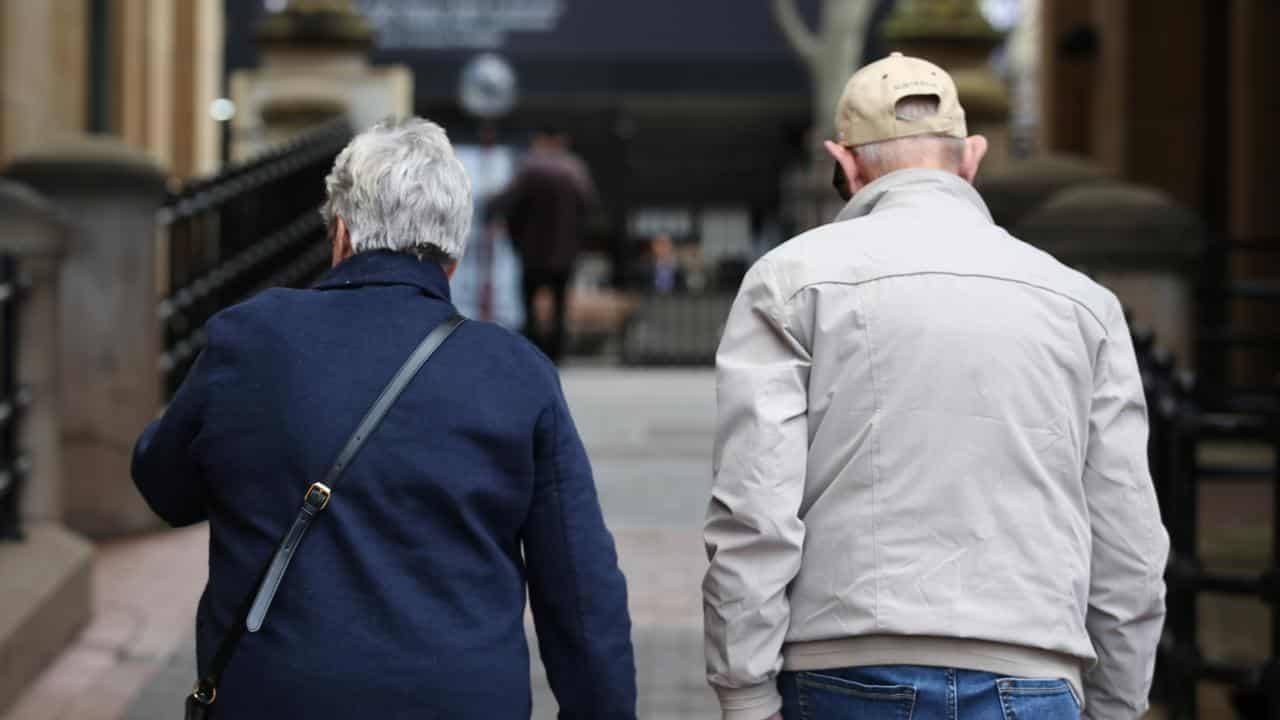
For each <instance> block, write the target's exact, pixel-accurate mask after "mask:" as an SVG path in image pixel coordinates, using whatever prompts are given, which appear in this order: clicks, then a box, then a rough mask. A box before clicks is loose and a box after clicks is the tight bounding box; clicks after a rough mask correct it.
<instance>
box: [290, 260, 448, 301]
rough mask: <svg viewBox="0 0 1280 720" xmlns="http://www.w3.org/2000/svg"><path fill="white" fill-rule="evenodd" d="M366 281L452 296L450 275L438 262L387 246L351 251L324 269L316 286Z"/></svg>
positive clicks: (346, 285)
mask: <svg viewBox="0 0 1280 720" xmlns="http://www.w3.org/2000/svg"><path fill="white" fill-rule="evenodd" d="M365 285H411V286H413V287H416V288H419V289H421V290H422V291H423V292H425V293H426V294H428V295H430V296H432V297H436V298H439V299H441V300H444V301H446V302H449V301H450V299H451V298H450V294H449V276H448V275H446V274H445V272H444V268H442V267H440V264H439V263H437V262H435V261H433V260H419V259H418V258H416V257H414V256H413V255H409V254H406V253H399V252H392V251H390V250H370V251H368V252H362V253H357V254H355V255H352V256H351V257H349V258H347V259H346V260H343V261H342V262H340V263H338V265H337V267H335V268H333V269H332V270H330V271H329V272H327V273H325V275H324V277H322V278H320V281H319V282H317V283H316V284H315V288H316V289H317V290H332V289H341V288H353V287H363V286H365Z"/></svg>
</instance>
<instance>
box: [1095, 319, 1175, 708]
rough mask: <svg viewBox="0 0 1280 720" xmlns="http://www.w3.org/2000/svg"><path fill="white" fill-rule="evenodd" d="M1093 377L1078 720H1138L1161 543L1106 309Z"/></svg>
mask: <svg viewBox="0 0 1280 720" xmlns="http://www.w3.org/2000/svg"><path fill="white" fill-rule="evenodd" d="M1109 315H1110V317H1109V320H1108V322H1107V338H1106V339H1105V340H1104V341H1103V344H1102V348H1101V349H1100V351H1099V358H1098V361H1097V366H1096V368H1095V371H1094V373H1095V380H1094V395H1093V401H1092V407H1091V410H1090V417H1089V444H1088V451H1087V456H1086V459H1085V468H1084V490H1085V495H1086V500H1087V502H1088V508H1089V521H1090V526H1091V532H1092V545H1093V555H1092V559H1091V571H1090V581H1089V609H1088V614H1087V616H1086V619H1085V625H1086V627H1087V628H1088V631H1089V637H1090V639H1091V640H1092V642H1093V647H1094V651H1095V652H1096V653H1097V655H1098V662H1097V664H1096V665H1095V666H1094V667H1093V668H1092V669H1091V670H1090V671H1089V672H1088V673H1086V675H1085V677H1084V690H1085V703H1086V708H1085V716H1086V717H1087V718H1093V719H1094V720H1103V719H1106V720H1112V719H1117V720H1118V719H1125V720H1128V719H1130V718H1139V717H1142V715H1143V713H1144V712H1145V711H1146V709H1147V695H1148V693H1149V691H1150V689H1151V674H1152V670H1153V668H1154V665H1155V656H1156V646H1157V644H1158V643H1159V641H1160V632H1161V627H1162V626H1163V624H1164V615H1165V608H1164V592H1165V587H1164V579H1163V574H1164V569H1165V561H1166V560H1167V558H1168V552H1169V538H1168V535H1167V534H1166V533H1165V530H1164V526H1163V525H1162V524H1161V522H1160V511H1159V507H1158V505H1157V504H1156V496H1155V489H1154V487H1153V486H1152V483H1151V473H1150V471H1149V470H1148V469H1147V408H1146V401H1145V398H1144V397H1143V391H1142V380H1141V378H1140V376H1139V373H1138V364H1137V361H1136V359H1135V357H1134V351H1133V344H1132V341H1131V340H1130V337H1129V328H1128V327H1127V325H1126V323H1125V321H1124V316H1123V314H1122V312H1121V310H1120V306H1119V303H1118V302H1115V301H1113V302H1112V307H1111V308H1110V313H1109Z"/></svg>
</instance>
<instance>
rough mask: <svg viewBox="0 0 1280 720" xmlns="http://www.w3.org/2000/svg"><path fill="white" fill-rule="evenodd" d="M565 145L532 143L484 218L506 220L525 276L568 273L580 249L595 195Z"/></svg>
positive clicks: (545, 139) (554, 138)
mask: <svg viewBox="0 0 1280 720" xmlns="http://www.w3.org/2000/svg"><path fill="white" fill-rule="evenodd" d="M566 142H567V140H566V139H565V138H564V136H562V135H554V134H543V135H540V136H539V137H538V138H536V139H535V140H534V145H533V149H532V151H531V152H530V154H529V157H528V158H527V159H526V160H525V162H524V164H523V165H522V166H521V168H520V171H519V173H518V174H517V175H516V178H515V180H513V181H512V183H511V186H510V187H508V188H507V189H506V190H505V191H504V192H503V193H502V194H501V195H499V196H498V197H496V198H495V199H494V201H493V203H492V206H491V209H490V212H489V214H490V217H492V218H495V219H504V220H506V223H507V230H508V232H509V233H510V235H511V238H512V240H513V241H514V242H515V244H516V248H517V249H518V250H519V251H520V256H521V260H522V261H523V263H524V268H525V270H527V271H532V272H567V271H569V270H572V269H573V263H574V260H575V259H576V258H577V255H578V252H579V250H581V249H582V242H583V237H584V235H585V231H586V219H587V214H588V212H589V211H590V209H591V208H592V207H593V206H594V204H595V202H596V191H595V185H594V183H593V182H592V180H591V174H590V172H589V171H588V170H587V166H586V165H585V164H584V163H583V162H582V160H581V159H580V158H578V157H577V156H576V155H573V154H571V153H569V152H568V151H567V150H566V149H565V144H566Z"/></svg>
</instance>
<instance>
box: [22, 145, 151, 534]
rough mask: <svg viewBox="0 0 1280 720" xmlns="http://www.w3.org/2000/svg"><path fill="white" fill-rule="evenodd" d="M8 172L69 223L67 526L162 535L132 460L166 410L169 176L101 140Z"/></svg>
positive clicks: (65, 268)
mask: <svg viewBox="0 0 1280 720" xmlns="http://www.w3.org/2000/svg"><path fill="white" fill-rule="evenodd" d="M5 175H6V176H7V177H10V178H12V179H16V180H18V181H21V182H25V183H26V184H28V185H30V186H32V187H34V188H35V189H37V190H38V191H40V192H41V193H42V194H43V195H45V197H47V198H49V199H50V201H51V202H52V203H53V205H54V206H56V207H58V208H59V209H60V210H61V211H62V213H63V214H64V216H65V217H67V218H68V219H69V221H70V223H71V244H70V249H69V252H68V253H67V257H66V260H65V262H64V263H63V264H62V269H61V273H60V275H61V277H60V281H61V283H60V296H61V297H60V305H61V307H60V312H61V329H60V335H61V342H60V348H61V350H60V362H61V365H62V367H63V369H64V372H63V373H62V375H61V394H62V404H61V414H62V427H63V434H62V441H63V443H62V444H63V451H64V452H63V458H64V466H63V467H64V470H65V473H66V474H65V480H64V483H63V487H64V494H63V498H62V508H63V512H62V514H63V518H64V520H65V522H66V523H67V524H68V525H69V526H71V527H72V528H74V529H76V530H79V531H81V532H83V533H85V534H86V535H90V536H92V537H109V536H113V535H120V534H124V533H132V532H137V531H140V530H146V529H149V528H154V527H157V526H158V524H159V521H158V519H157V518H156V516H155V515H154V514H153V513H152V512H151V511H150V509H148V508H147V507H146V504H145V503H144V502H143V500H142V498H141V497H140V496H139V494H138V493H137V491H136V490H134V488H133V482H132V480H131V478H130V460H131V450H132V447H133V442H134V440H135V439H136V438H137V436H138V433H139V432H140V431H141V430H142V428H143V427H144V426H145V424H146V423H147V421H148V420H150V419H151V418H153V417H155V416H156V414H157V411H158V410H159V409H160V407H161V402H162V399H161V394H160V383H159V379H158V374H157V363H158V357H159V354H160V340H159V323H158V321H157V318H156V310H155V307H156V295H157V293H156V286H155V282H156V272H155V244H156V242H155V225H156V211H157V209H158V208H159V207H160V205H161V204H162V203H163V201H164V199H165V197H166V194H167V193H166V188H165V175H164V174H163V173H162V172H161V170H160V169H159V168H157V167H156V165H155V164H154V163H153V162H152V161H151V160H150V159H148V158H147V156H146V155H144V154H142V153H141V152H140V151H137V150H134V149H132V148H129V147H127V146H125V145H122V144H119V143H116V142H113V141H109V140H103V139H85V140H83V141H80V142H79V143H78V144H74V145H68V146H63V147H58V148H53V149H51V150H48V151H43V152H40V153H37V154H33V155H29V156H26V157H24V158H20V159H18V160H17V161H15V162H14V164H13V165H11V166H10V167H9V169H8V170H7V171H6V172H5Z"/></svg>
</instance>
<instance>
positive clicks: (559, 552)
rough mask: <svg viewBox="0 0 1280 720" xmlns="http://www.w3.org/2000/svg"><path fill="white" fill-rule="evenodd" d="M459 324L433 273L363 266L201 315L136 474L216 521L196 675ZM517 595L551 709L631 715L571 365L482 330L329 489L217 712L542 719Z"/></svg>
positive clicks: (177, 514) (178, 512) (437, 365)
mask: <svg viewBox="0 0 1280 720" xmlns="http://www.w3.org/2000/svg"><path fill="white" fill-rule="evenodd" d="M452 312H453V306H452V305H451V304H450V301H449V287H448V281H447V278H446V277H445V274H444V271H443V270H442V269H441V268H440V267H439V265H437V264H435V263H433V262H430V261H419V260H417V259H416V258H414V257H412V256H409V255H404V254H396V253H390V252H370V253H362V254H359V255H356V256H354V257H352V258H350V259H348V260H346V261H345V262H343V263H341V264H340V265H339V266H338V267H336V268H334V269H333V270H332V271H331V272H330V273H329V274H328V275H327V276H326V277H325V278H324V279H323V280H322V281H321V282H320V283H319V284H318V285H317V286H316V287H315V288H313V289H310V290H284V289H276V290H268V291H266V292H264V293H261V294H260V295H258V296H256V297H255V298H253V299H251V300H249V301H248V302H245V303H243V304H240V305H237V306H234V307H232V308H229V309H227V310H225V311H223V312H221V313H219V314H218V315H217V316H215V317H214V318H213V319H212V320H210V321H209V322H208V324H207V326H206V332H207V336H208V345H207V346H206V348H205V350H204V352H203V353H202V355H201V357H200V359H199V360H198V361H197V363H196V365H195V367H194V369H193V370H192V372H191V374H190V375H189V376H188V377H187V379H186V382H185V383H184V384H183V386H182V388H181V389H180V390H179V391H178V393H177V395H176V396H175V397H174V399H173V401H172V403H171V404H170V406H169V408H168V409H167V411H166V412H165V414H164V416H163V418H162V419H160V420H159V421H157V422H155V423H152V424H151V426H150V427H148V428H147V429H146V431H145V432H144V433H143V435H142V437H141V438H140V439H139V441H138V445H137V447H136V449H135V451H134V460H133V476H134V481H135V483H136V484H137V486H138V489H139V490H140V491H141V492H142V494H143V496H145V497H146V499H147V502H148V503H150V505H151V507H152V508H153V509H154V510H155V512H156V513H158V514H159V515H160V516H161V517H162V518H164V519H165V520H166V521H168V522H169V523H171V524H173V525H188V524H191V523H196V522H199V521H201V520H206V519H207V520H208V521H209V524H210V543H209V583H208V585H207V586H206V588H205V592H204V596H203V598H202V599H201V602H200V609H199V612H198V615H197V619H196V630H197V640H198V646H199V660H200V666H201V669H202V671H203V669H204V668H205V667H206V666H207V664H208V663H209V661H210V660H211V659H212V656H213V653H214V652H215V648H216V646H217V644H218V642H219V640H220V638H221V637H222V635H223V633H224V632H225V631H226V629H227V627H228V625H229V624H230V623H231V622H232V621H233V618H234V617H235V615H236V614H237V610H238V608H239V607H240V605H241V603H242V601H243V599H244V598H245V596H246V595H247V593H249V592H250V589H251V586H252V585H253V583H254V582H255V580H256V578H257V577H258V576H259V574H260V572H261V570H262V568H263V567H264V566H265V564H266V563H267V561H268V559H269V558H270V557H271V555H272V552H273V551H274V550H275V547H276V545H277V543H278V542H279V540H280V538H281V537H282V536H283V534H284V533H285V531H286V529H287V528H288V526H289V524H290V523H291V522H292V521H293V518H294V516H295V515H296V514H297V511H298V507H299V505H300V504H301V500H302V496H303V493H304V491H305V490H306V488H307V487H308V486H309V485H310V484H311V483H312V482H314V481H316V480H318V479H320V477H321V476H322V475H323V474H324V472H325V470H326V469H327V468H328V467H329V465H330V464H331V463H332V462H333V460H334V456H335V455H336V454H337V452H338V450H339V448H340V447H341V446H342V444H343V443H344V442H345V441H346V439H347V437H348V435H349V434H350V433H351V431H352V430H353V429H354V428H355V426H356V424H357V423H358V422H359V420H360V418H361V417H362V416H363V415H364V413H365V411H366V410H367V409H368V407H369V405H370V404H371V403H372V402H373V400H374V398H375V397H376V396H377V394H378V392H379V391H380V390H381V389H382V387H383V386H384V385H385V384H386V382H387V381H388V380H389V379H390V378H391V376H392V375H393V374H394V373H395V371H396V370H397V369H398V368H399V367H400V365H401V364H402V363H403V362H404V360H405V359H406V358H407V357H408V355H409V353H410V352H411V351H412V350H413V348H414V347H415V346H417V344H418V343H419V342H420V341H421V340H422V338H423V337H424V336H425V335H426V333H427V332H429V331H430V330H431V329H432V328H434V327H435V326H436V325H437V324H438V323H440V322H441V321H442V320H444V319H445V318H446V317H448V316H449V315H450V314H451V313H452ZM526 587H527V590H528V597H529V599H530V604H531V606H532V609H533V617H534V621H535V623H536V627H537V631H538V639H539V643H538V644H539V647H540V650H541V654H542V659H543V662H544V664H545V665H546V668H547V672H548V677H549V680H550V683H551V687H552V689H553V690H554V691H555V695H556V698H557V700H558V701H559V704H560V717H561V718H633V717H635V695H636V690H635V668H634V660H633V655H632V647H631V638H630V620H629V617H628V614H627V603H626V587H625V583H624V580H623V577H622V574H621V572H620V571H619V570H618V563H617V557H616V555H615V551H614V545H613V538H612V537H611V536H610V534H609V532H608V530H607V529H606V528H605V525H604V520H603V517H602V515H601V512H600V504H599V501H598V499H597V497H596V490H595V485H594V482H593V480H592V476H591V467H590V464H589V463H588V461H587V456H586V453H585V451H584V450H583V447H582V442H581V440H580V439H579V437H578V433H577V430H576V429H575V427H574V424H573V420H572V419H571V418H570V416H569V410H568V408H567V406H566V404H565V400H564V395H563V393H562V392H561V389H560V384H559V379H558V375H557V373H556V370H555V368H554V367H553V366H552V364H551V363H550V362H549V361H548V360H547V359H546V358H545V357H544V356H543V355H541V354H540V353H539V352H538V351H537V350H536V349H534V348H533V347H532V346H531V345H530V344H528V343H527V342H526V341H525V340H524V339H522V338H520V337H519V336H517V335H515V334H513V333H511V332H508V331H507V330H504V329H502V328H499V327H497V326H495V325H490V324H487V323H480V322H468V323H466V324H464V325H463V326H462V327H461V328H460V329H459V330H458V331H457V332H456V333H454V335H453V336H452V337H451V338H450V339H449V340H448V341H447V342H446V343H445V344H444V345H443V346H442V347H441V348H440V350H439V351H438V352H437V353H436V354H435V356H433V357H432V358H431V360H429V361H428V363H427V364H426V366H425V367H424V368H423V369H422V371H421V372H420V373H419V375H418V376H417V377H416V379H415V380H414V381H413V382H412V383H411V384H410V385H409V387H408V389H407V390H406V391H405V393H404V395H403V396H401V398H400V400H399V401H398V402H397V403H396V405H395V406H394V407H393V408H392V410H391V411H390V413H389V414H388V415H387V418H386V420H385V421H384V422H383V424H382V426H381V427H380V428H379V429H378V431H377V432H376V433H375V434H374V435H373V437H372V438H371V439H370V440H369V442H368V444H367V445H366V446H365V448H364V450H363V451H362V452H361V453H360V455H359V456H357V458H356V460H355V462H354V463H353V465H352V466H351V467H350V468H349V470H348V471H347V473H346V475H345V476H344V477H343V478H342V479H341V480H340V481H339V483H338V484H337V485H336V486H335V487H334V491H333V499H332V502H331V503H330V505H329V507H328V508H327V509H326V510H325V512H323V513H322V514H321V515H320V516H319V518H318V519H317V520H316V522H315V524H314V526H313V527H312V529H311V532H310V534H309V535H308V536H307V538H306V539H305V541H304V542H303V544H302V546H301V548H300V549H299V551H298V555H297V556H296V557H295V559H294V561H293V565H292V566H291V567H290V568H289V571H288V574H287V575H286V577H285V579H284V583H283V584H282V586H281V588H280V591H279V594H278V595H277V596H276V599H275V603H274V604H273V605H272V607H271V612H270V614H269V615H268V616H267V619H266V623H265V625H264V627H263V628H262V630H261V631H260V632H258V633H256V634H252V635H246V636H245V639H244V640H243V642H242V643H241V645H240V648H239V650H238V652H237V654H236V656H235V657H234V659H233V660H232V661H231V664H230V667H229V668H228V670H227V672H226V674H225V675H224V677H223V682H222V687H221V688H220V689H219V692H218V700H217V706H216V707H217V709H218V716H219V717H223V718H236V719H237V720H252V719H254V718H271V719H272V720H278V719H279V718H288V717H296V718H302V717H305V718H308V720H315V719H317V718H343V719H346V718H356V717H364V718H379V719H380V720H383V719H390V718H415V719H419V718H442V719H444V718H448V719H454V720H457V719H460V718H476V719H477V720H479V719H484V720H491V719H495V718H527V717H529V714H530V687H529V654H528V648H527V644H526V642H525V635H524V632H523V616H524V607H525V596H526V595H525V593H526ZM176 707H177V706H176V704H175V709H176Z"/></svg>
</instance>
